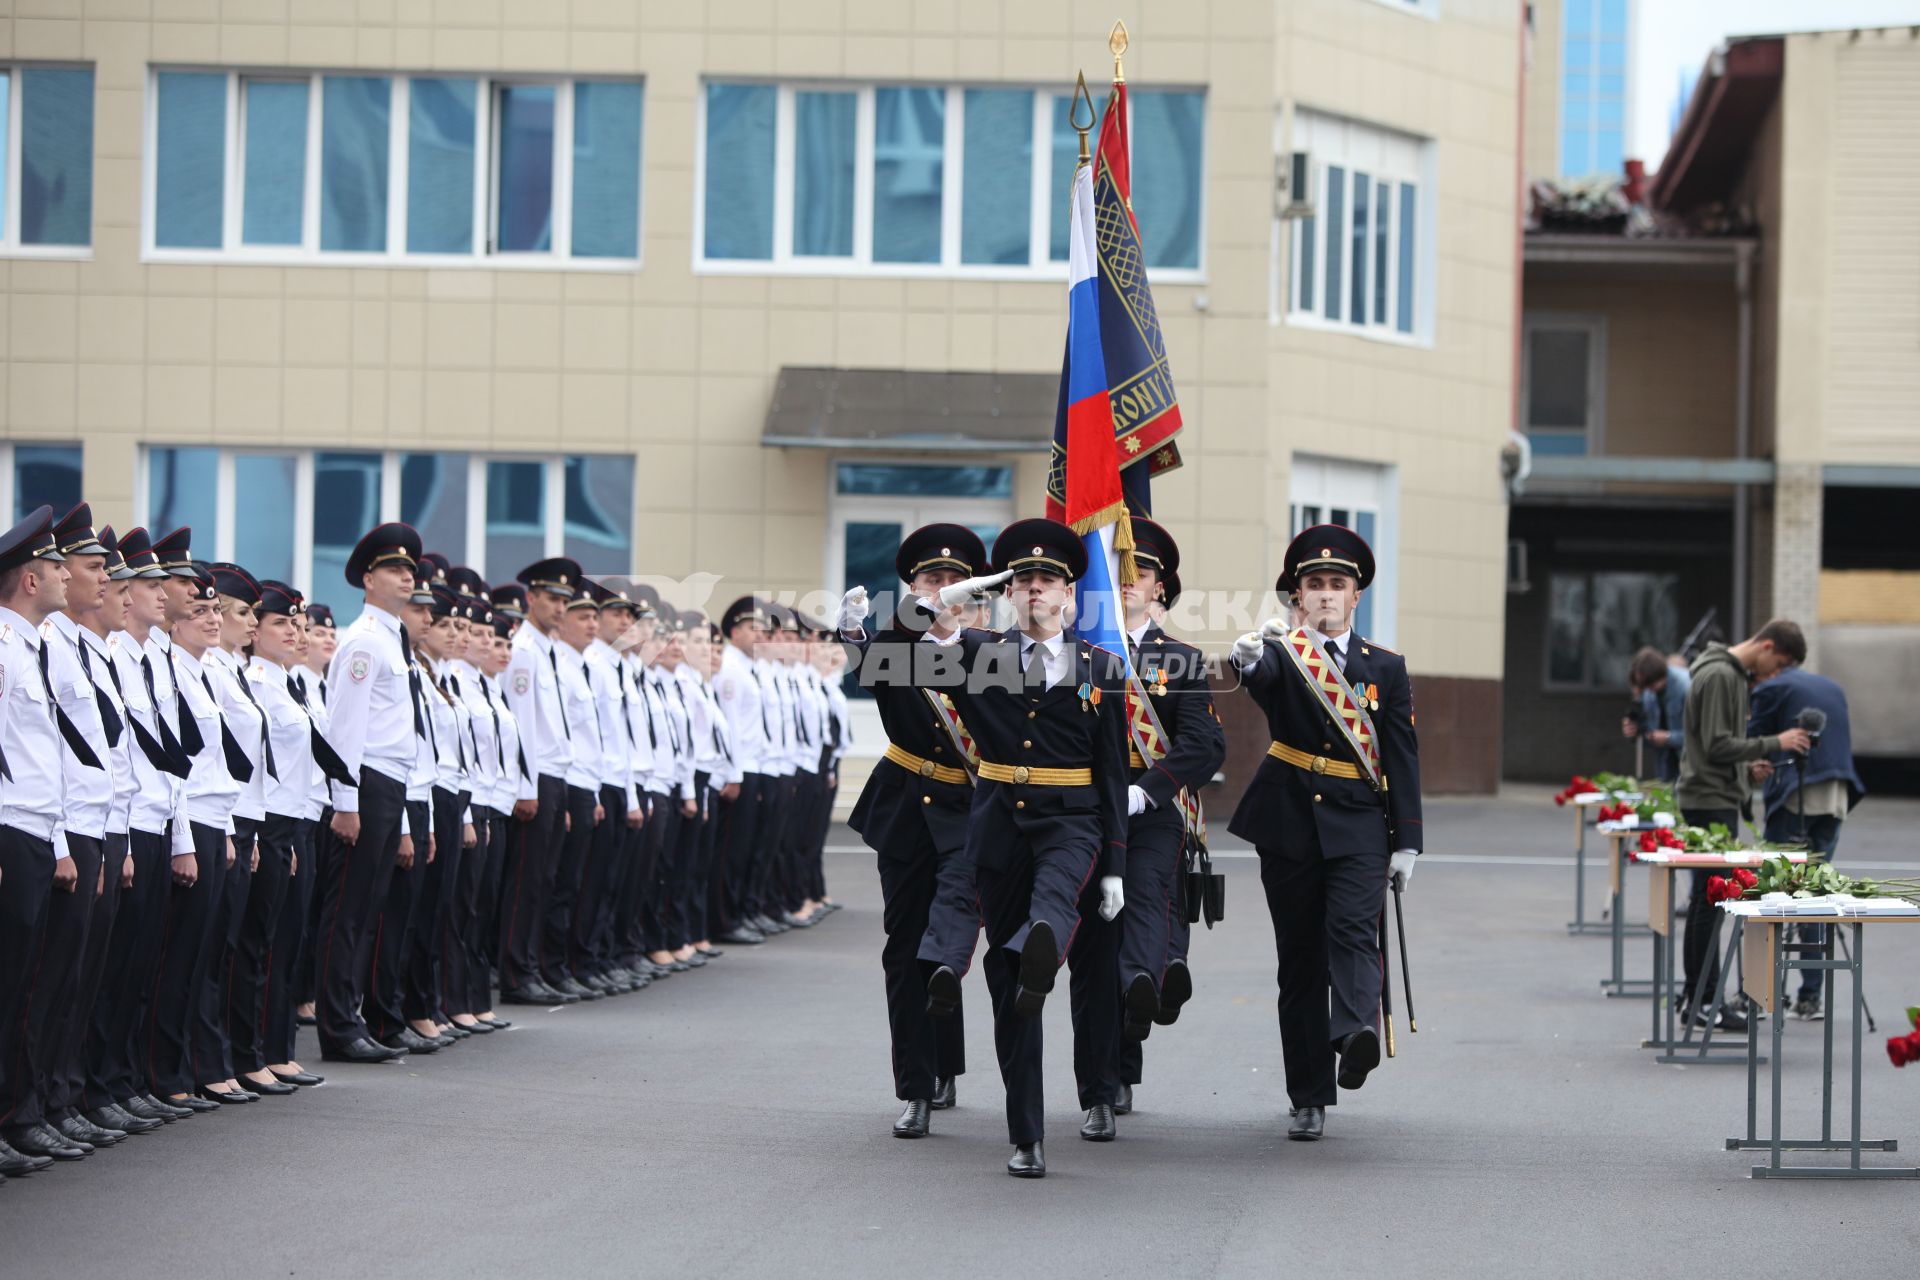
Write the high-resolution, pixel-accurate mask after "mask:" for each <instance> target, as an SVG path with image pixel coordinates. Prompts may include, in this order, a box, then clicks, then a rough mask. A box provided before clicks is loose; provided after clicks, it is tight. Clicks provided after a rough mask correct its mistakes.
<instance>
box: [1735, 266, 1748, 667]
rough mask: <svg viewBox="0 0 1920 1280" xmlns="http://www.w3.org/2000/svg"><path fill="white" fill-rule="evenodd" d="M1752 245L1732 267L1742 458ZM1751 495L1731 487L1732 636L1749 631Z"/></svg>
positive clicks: (1741, 484) (1744, 451)
mask: <svg viewBox="0 0 1920 1280" xmlns="http://www.w3.org/2000/svg"><path fill="white" fill-rule="evenodd" d="M1753 248H1754V247H1753V246H1752V245H1751V244H1743V245H1741V246H1740V256H1739V260H1738V261H1737V263H1736V264H1735V266H1734V288H1735V290H1736V291H1737V292H1738V294H1739V298H1740V348H1739V350H1740V354H1739V363H1738V372H1737V373H1736V374H1735V375H1734V376H1735V377H1737V378H1738V379H1739V382H1738V383H1737V384H1736V385H1735V387H1734V392H1733V456H1734V457H1735V458H1736V459H1738V460H1740V461H1743V462H1744V461H1745V460H1746V459H1747V458H1748V457H1750V456H1751V455H1752V453H1753ZM1751 509H1752V495H1751V494H1750V493H1749V492H1748V491H1747V485H1746V482H1745V481H1735V482H1734V486H1733V618H1732V622H1733V626H1732V628H1731V634H1732V637H1733V638H1734V639H1736V640H1739V639H1744V638H1745V637H1746V635H1747V634H1748V618H1747V608H1748V604H1747V600H1748V595H1749V588H1750V585H1751V580H1752V566H1751V565H1750V564H1748V560H1749V559H1750V558H1751V556H1752V554H1753V553H1752V549H1751V546H1750V542H1751V539H1750V536H1749V530H1748V524H1749V522H1750V516H1751V514H1752V511H1751Z"/></svg>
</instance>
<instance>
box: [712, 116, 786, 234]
mask: <svg viewBox="0 0 1920 1280" xmlns="http://www.w3.org/2000/svg"><path fill="white" fill-rule="evenodd" d="M776 101H777V98H776V93H775V90H774V88H773V86H771V85H763V84H710V85H708V86H707V158H706V213H705V227H704V233H705V242H706V256H707V257H709V258H752V259H767V258H771V257H772V256H773V141H774V139H773V115H774V108H775V104H776Z"/></svg>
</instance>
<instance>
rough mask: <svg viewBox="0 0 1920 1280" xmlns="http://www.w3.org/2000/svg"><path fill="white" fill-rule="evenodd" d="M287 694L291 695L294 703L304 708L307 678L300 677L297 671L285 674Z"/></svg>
mask: <svg viewBox="0 0 1920 1280" xmlns="http://www.w3.org/2000/svg"><path fill="white" fill-rule="evenodd" d="M287 692H288V693H290V694H292V695H293V700H294V701H295V702H297V703H299V704H300V705H301V706H303V707H304V706H306V705H307V678H306V677H305V676H303V675H301V674H300V673H299V672H298V671H290V672H288V673H287Z"/></svg>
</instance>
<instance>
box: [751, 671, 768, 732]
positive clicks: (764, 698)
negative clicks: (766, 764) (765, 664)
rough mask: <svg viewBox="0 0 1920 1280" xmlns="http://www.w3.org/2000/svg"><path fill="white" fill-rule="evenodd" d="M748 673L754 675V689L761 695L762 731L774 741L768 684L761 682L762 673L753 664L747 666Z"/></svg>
mask: <svg viewBox="0 0 1920 1280" xmlns="http://www.w3.org/2000/svg"><path fill="white" fill-rule="evenodd" d="M747 674H748V675H750V676H752V677H753V687H754V689H755V690H756V691H757V692H758V694H759V697H760V729H761V732H763V733H765V734H766V735H767V741H768V742H772V741H773V726H772V725H771V724H769V723H767V686H765V685H763V684H761V683H760V673H759V672H758V671H755V670H754V669H753V667H752V665H749V666H748V667H747Z"/></svg>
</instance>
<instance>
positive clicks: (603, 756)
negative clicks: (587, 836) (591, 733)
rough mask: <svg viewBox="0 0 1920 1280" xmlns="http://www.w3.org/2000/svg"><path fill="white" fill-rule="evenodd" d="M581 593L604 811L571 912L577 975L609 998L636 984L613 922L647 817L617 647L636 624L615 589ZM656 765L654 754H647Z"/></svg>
mask: <svg viewBox="0 0 1920 1280" xmlns="http://www.w3.org/2000/svg"><path fill="white" fill-rule="evenodd" d="M582 590H583V592H584V593H585V594H586V596H587V597H588V598H589V599H591V600H592V602H593V604H594V606H595V609H596V610H597V612H598V613H599V619H598V621H597V623H596V624H595V628H594V637H593V639H592V640H591V641H590V642H589V643H588V645H587V647H586V651H585V652H584V653H583V654H582V665H583V667H584V669H585V673H586V678H587V684H588V686H589V687H590V689H591V690H592V693H593V709H594V715H595V717H596V733H597V735H598V739H599V743H600V753H599V756H598V757H597V759H598V779H599V783H600V786H599V799H600V808H601V809H602V810H603V811H604V813H605V815H606V816H605V817H604V818H603V819H602V821H601V822H600V824H599V825H598V826H596V827H595V828H594V829H593V840H592V843H591V845H590V846H589V848H588V851H587V859H586V865H585V866H584V867H583V868H582V870H581V876H580V895H579V898H578V901H577V905H576V906H575V908H574V913H573V940H572V947H571V951H570V954H569V962H570V968H571V972H572V974H573V976H574V978H575V979H576V980H577V981H579V982H580V983H582V984H583V985H585V986H587V987H589V988H591V989H593V990H595V991H599V992H602V993H605V994H620V993H623V992H626V991H631V990H633V989H634V987H635V986H636V985H637V979H636V978H635V977H634V976H633V975H630V974H628V973H626V972H625V971H624V970H623V969H622V968H621V966H620V965H619V964H618V962H617V959H616V957H615V955H614V947H613V939H614V918H615V916H616V914H617V912H618V908H619V890H620V888H621V880H622V874H621V873H622V871H623V869H624V867H625V864H626V863H627V862H629V861H630V855H631V850H632V844H633V840H634V839H635V838H637V836H638V834H639V831H640V828H641V826H642V824H643V822H644V821H645V817H646V811H645V810H644V809H643V808H642V807H641V804H640V799H639V795H638V793H637V791H636V790H635V787H634V781H633V759H634V755H635V751H636V746H635V742H634V733H633V724H632V721H631V720H630V719H629V718H628V715H627V710H628V707H629V705H630V699H631V693H630V691H629V689H628V687H627V684H626V679H625V673H624V672H623V670H622V667H623V666H624V664H623V663H622V662H621V660H620V655H619V654H618V653H616V652H614V649H613V646H612V645H610V644H609V643H607V640H608V636H609V634H610V633H611V634H612V635H613V636H614V637H615V638H617V637H618V636H619V635H620V633H621V632H622V631H624V630H625V629H626V627H627V625H628V623H629V622H630V620H631V616H632V602H631V601H630V600H628V599H627V598H626V597H625V596H624V595H623V594H621V592H619V591H617V590H616V589H615V588H614V586H613V585H611V584H607V583H600V582H594V581H592V580H590V579H589V580H585V581H583V583H582ZM646 754H647V755H648V757H649V758H650V757H651V755H652V752H651V751H650V750H649V751H648V752H647V753H646Z"/></svg>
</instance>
